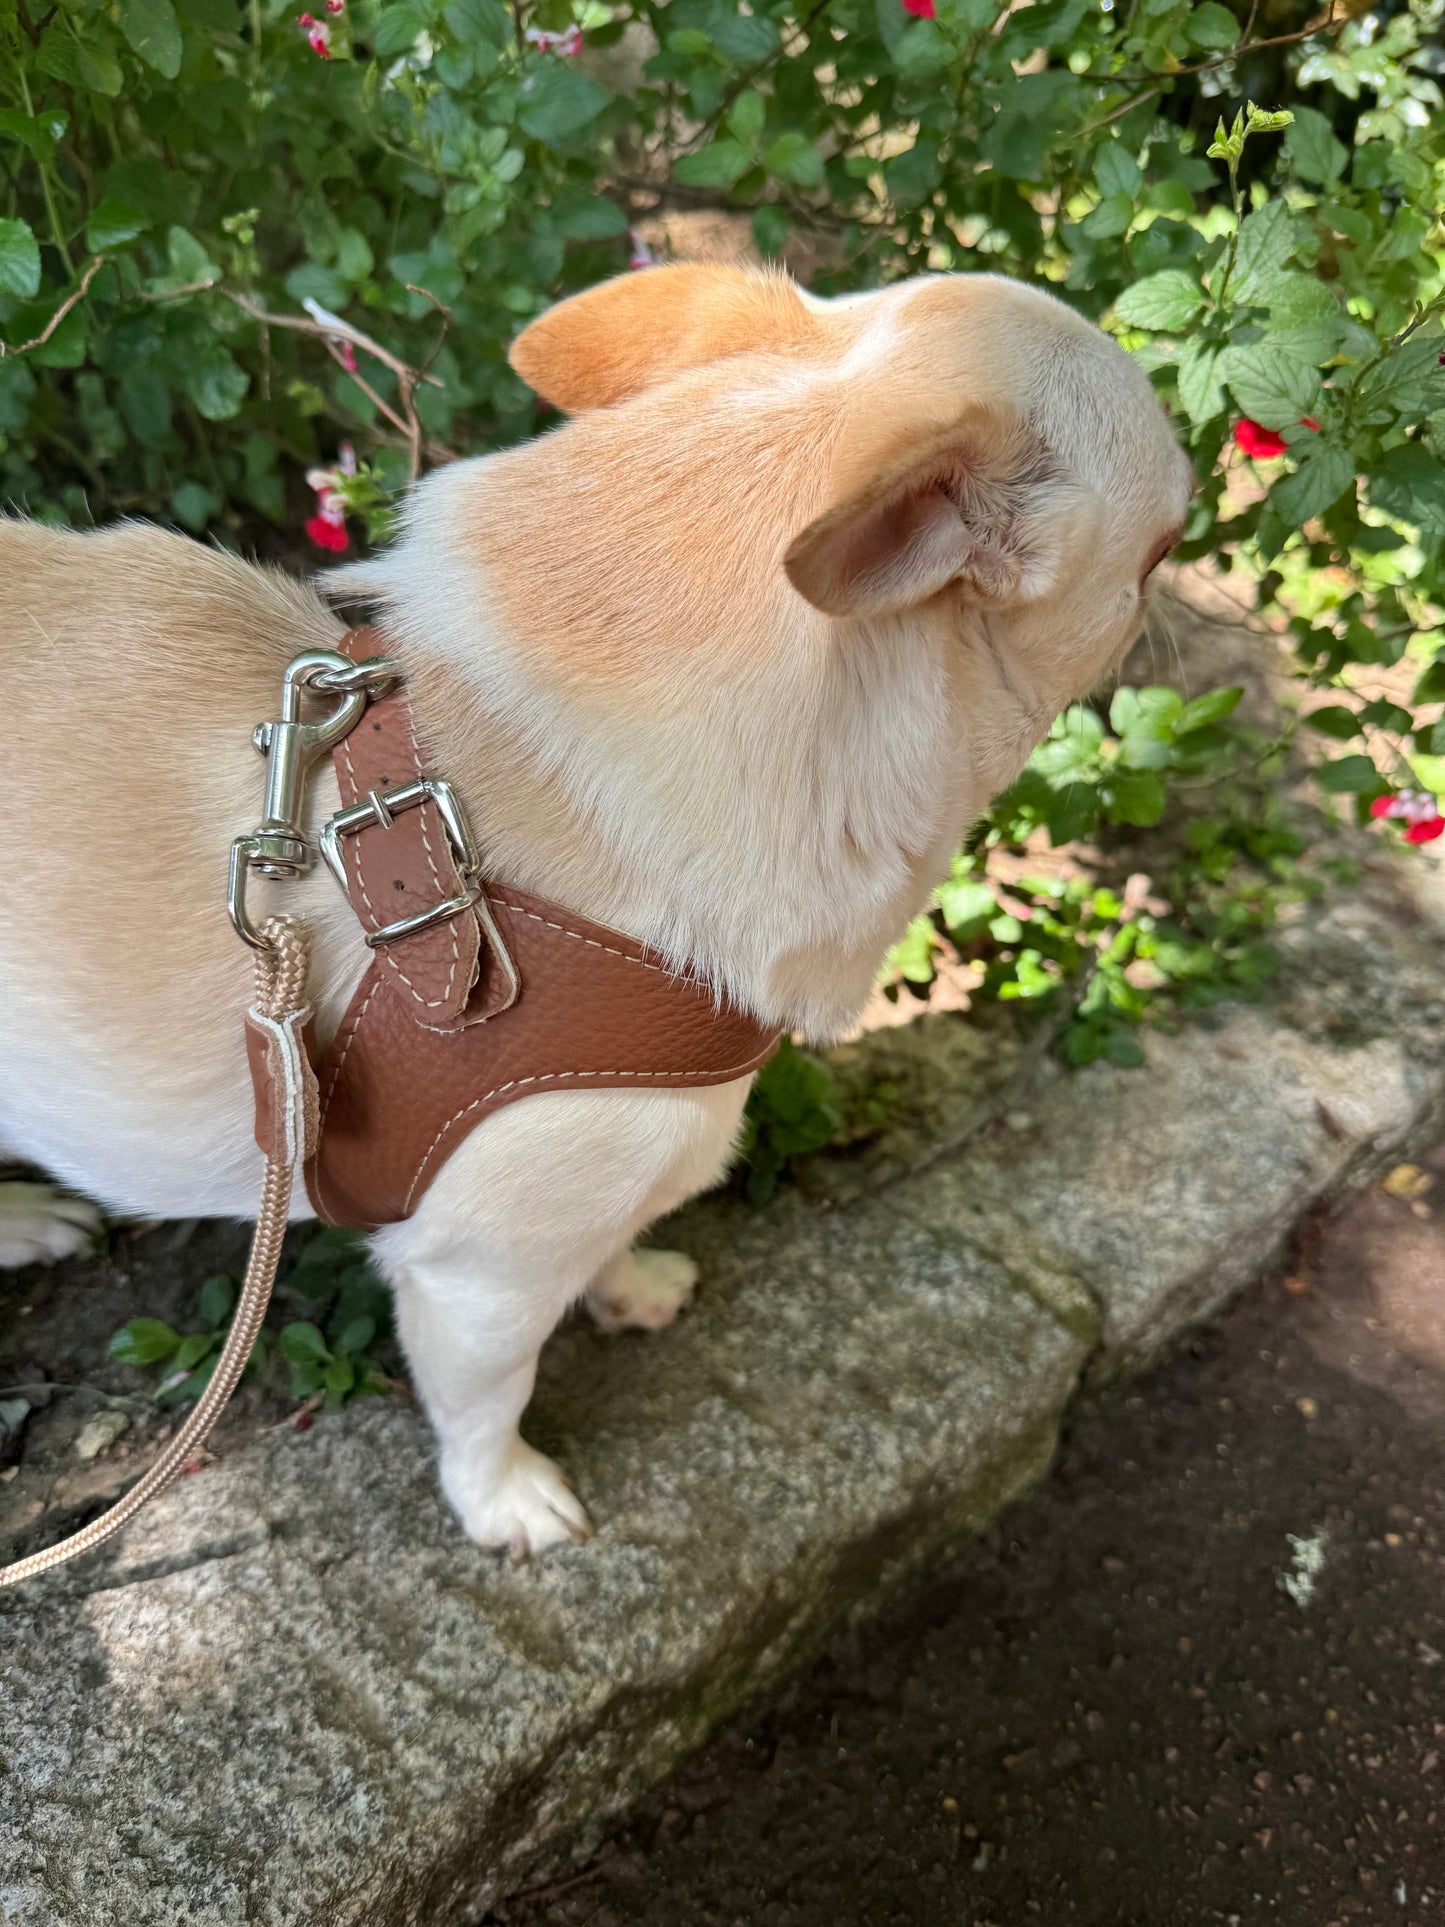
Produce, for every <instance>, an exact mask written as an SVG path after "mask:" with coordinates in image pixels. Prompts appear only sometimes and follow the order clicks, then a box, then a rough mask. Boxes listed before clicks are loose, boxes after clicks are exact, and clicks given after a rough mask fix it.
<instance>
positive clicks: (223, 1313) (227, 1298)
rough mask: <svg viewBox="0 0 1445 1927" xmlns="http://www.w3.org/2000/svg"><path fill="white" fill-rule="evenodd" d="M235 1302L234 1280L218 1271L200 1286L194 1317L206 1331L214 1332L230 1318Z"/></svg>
mask: <svg viewBox="0 0 1445 1927" xmlns="http://www.w3.org/2000/svg"><path fill="white" fill-rule="evenodd" d="M235 1302H236V1281H235V1279H234V1278H230V1277H228V1276H227V1275H226V1273H225V1272H224V1271H218V1272H216V1273H215V1275H214V1276H213V1277H210V1278H208V1279H207V1280H206V1282H205V1283H204V1284H203V1285H202V1286H201V1289H200V1292H199V1294H198V1295H197V1298H196V1316H197V1317H198V1318H199V1319H200V1321H201V1323H202V1324H203V1325H204V1326H205V1327H206V1330H207V1331H215V1330H217V1329H218V1328H219V1327H220V1326H221V1325H224V1324H225V1322H226V1320H227V1319H228V1318H229V1317H230V1315H231V1306H232V1305H233V1304H234V1303H235Z"/></svg>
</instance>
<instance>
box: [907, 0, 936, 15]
mask: <svg viewBox="0 0 1445 1927" xmlns="http://www.w3.org/2000/svg"><path fill="white" fill-rule="evenodd" d="M903 11H904V12H905V13H911V14H914V15H915V16H916V17H917V18H918V19H919V20H932V19H933V18H934V17H935V15H936V14H937V11H938V9H937V8H936V7H935V6H934V4H933V0H903Z"/></svg>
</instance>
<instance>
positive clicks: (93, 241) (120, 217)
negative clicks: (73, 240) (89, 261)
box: [85, 194, 151, 254]
mask: <svg viewBox="0 0 1445 1927" xmlns="http://www.w3.org/2000/svg"><path fill="white" fill-rule="evenodd" d="M150 224H151V217H150V215H149V214H148V213H147V212H146V211H145V209H144V208H140V207H137V206H136V205H135V204H134V202H132V201H122V200H120V199H119V198H118V197H117V196H115V195H113V194H108V195H107V196H106V197H105V199H104V200H103V201H102V202H101V204H100V206H99V207H98V208H97V209H96V210H95V212H94V213H93V214H92V215H91V217H90V219H89V220H88V221H87V222H86V224H85V244H86V246H87V247H88V248H89V249H90V250H91V252H92V253H93V254H109V253H110V251H111V250H112V249H113V248H123V247H124V246H125V244H126V243H127V241H134V240H135V238H136V236H137V235H139V234H144V233H145V231H146V229H147V228H148V227H149V226H150Z"/></svg>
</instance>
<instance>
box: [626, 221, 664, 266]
mask: <svg viewBox="0 0 1445 1927" xmlns="http://www.w3.org/2000/svg"><path fill="white" fill-rule="evenodd" d="M627 234H628V238H629V240H630V241H631V242H632V257H631V259H630V260H629V261H628V263H627V265H628V267H629V268H655V267H656V266H657V256H656V255H655V254H654V253H653V252H652V249H651V248H650V247H649V246H648V245H647V243H646V241H644V240H643V238H642V236H641V235H640V234H639V233H638V231H637V229H636V228H635V227H631V228H629V229H628V230H627Z"/></svg>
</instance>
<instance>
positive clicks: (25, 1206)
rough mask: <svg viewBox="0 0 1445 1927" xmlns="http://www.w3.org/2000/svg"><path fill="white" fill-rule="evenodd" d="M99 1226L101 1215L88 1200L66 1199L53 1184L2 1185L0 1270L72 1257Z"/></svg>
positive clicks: (87, 1242) (46, 1263)
mask: <svg viewBox="0 0 1445 1927" xmlns="http://www.w3.org/2000/svg"><path fill="white" fill-rule="evenodd" d="M100 1227H101V1218H100V1212H99V1211H98V1210H97V1209H96V1207H95V1206H94V1205H93V1204H91V1203H90V1201H89V1200H88V1199H86V1198H72V1197H67V1195H66V1194H65V1192H63V1191H57V1190H56V1188H55V1186H54V1185H53V1184H26V1183H21V1182H19V1181H18V1180H17V1181H15V1182H10V1183H5V1184H0V1270H6V1271H9V1270H13V1269H15V1268H16V1267H17V1266H20V1265H53V1264H54V1263H55V1262H56V1260H57V1259H60V1258H73V1257H74V1256H75V1254H76V1252H78V1251H84V1250H85V1249H86V1248H87V1246H88V1245H89V1244H90V1242H91V1240H92V1239H93V1238H94V1237H95V1235H96V1233H97V1232H98V1231H99V1230H100Z"/></svg>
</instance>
